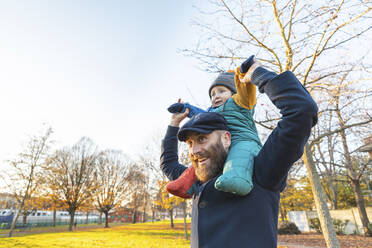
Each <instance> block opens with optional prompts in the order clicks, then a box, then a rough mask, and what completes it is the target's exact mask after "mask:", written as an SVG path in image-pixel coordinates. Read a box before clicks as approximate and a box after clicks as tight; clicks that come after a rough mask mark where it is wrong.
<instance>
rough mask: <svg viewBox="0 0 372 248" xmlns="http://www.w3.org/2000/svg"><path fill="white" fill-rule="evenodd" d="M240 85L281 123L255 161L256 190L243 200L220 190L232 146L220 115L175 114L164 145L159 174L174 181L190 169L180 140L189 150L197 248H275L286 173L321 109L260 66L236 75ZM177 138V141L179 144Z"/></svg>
mask: <svg viewBox="0 0 372 248" xmlns="http://www.w3.org/2000/svg"><path fill="white" fill-rule="evenodd" d="M237 73H238V74H239V75H238V77H236V80H241V81H242V82H252V83H253V84H255V85H256V86H258V88H259V91H260V92H261V93H266V95H267V96H268V97H269V99H270V100H271V101H272V102H273V104H274V105H275V106H276V107H277V108H279V109H280V113H281V114H282V118H281V120H280V121H279V123H278V125H277V126H276V128H275V129H274V130H273V131H272V133H271V134H270V136H269V138H268V139H267V140H266V142H265V144H264V145H263V147H262V149H261V151H260V152H259V153H258V155H257V156H256V157H255V159H254V170H253V185H254V187H253V189H252V191H251V192H250V193H249V194H248V195H245V196H238V195H234V194H231V193H226V192H222V191H219V190H216V189H215V187H214V183H215V181H216V179H217V178H218V177H219V176H220V175H221V174H222V171H223V165H224V163H225V159H226V157H227V153H228V150H229V147H230V144H231V135H230V133H229V131H228V130H229V128H228V126H227V123H226V120H225V119H224V117H223V116H222V115H220V114H217V113H213V112H206V113H201V114H198V115H195V116H194V117H192V118H191V119H190V120H189V121H188V122H187V123H186V124H185V125H183V126H182V127H181V128H179V126H180V123H181V121H182V120H183V119H185V118H186V116H187V115H188V111H187V110H186V111H185V112H184V113H177V114H173V115H172V118H171V122H170V125H169V126H168V129H167V132H166V135H165V138H164V140H163V141H162V153H161V158H160V160H161V169H162V170H163V172H164V173H165V174H166V175H167V177H168V178H169V179H170V180H175V179H177V178H178V177H179V176H180V175H181V174H182V172H183V171H184V170H185V169H186V168H187V167H185V166H184V165H181V164H180V163H179V162H178V151H177V147H178V140H180V141H185V142H186V143H187V145H188V151H189V157H190V160H191V162H192V164H193V166H194V168H195V174H196V176H197V178H198V184H197V186H196V189H194V191H195V192H194V195H193V199H192V201H193V205H192V222H191V247H193V248H201V247H202V248H219V247H221V248H229V247H234V248H239V247H249V248H276V247H277V225H278V209H279V198H280V197H279V194H280V192H281V191H282V190H283V189H284V187H285V185H286V178H287V175H288V171H289V169H290V167H291V166H292V164H293V163H294V162H295V161H297V160H298V159H299V158H300V157H301V156H302V154H303V149H304V146H305V143H306V142H307V139H308V138H309V135H310V131H311V128H312V127H313V126H314V125H315V124H316V122H317V111H318V108H317V105H316V103H315V102H314V101H313V99H312V98H311V96H310V94H309V93H308V92H307V91H306V89H305V88H304V87H303V86H302V85H301V83H300V82H299V81H298V80H297V78H296V77H295V76H294V74H293V73H292V72H289V71H287V72H284V73H282V74H280V75H277V74H276V73H274V72H270V71H268V70H266V69H265V68H263V67H262V66H261V65H260V64H259V63H257V62H255V63H254V64H253V65H250V66H248V67H247V63H243V64H242V66H241V67H240V68H238V69H237ZM177 138H178V140H177Z"/></svg>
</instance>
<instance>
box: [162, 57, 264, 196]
mask: <svg viewBox="0 0 372 248" xmlns="http://www.w3.org/2000/svg"><path fill="white" fill-rule="evenodd" d="M254 63H255V61H254V56H251V57H250V58H249V59H247V60H246V61H245V62H244V63H243V64H242V66H241V67H242V68H239V67H238V68H237V69H236V73H235V74H234V72H231V71H229V72H225V73H221V74H219V76H218V77H217V79H216V80H215V81H214V82H213V83H212V85H211V87H210V88H209V96H210V98H211V101H212V106H211V107H210V108H208V110H207V111H209V112H217V113H220V114H222V115H223V116H224V117H225V119H226V121H227V123H228V125H229V129H230V133H231V146H230V149H229V153H228V156H227V158H226V161H225V164H224V167H223V174H222V175H221V176H220V177H219V178H218V179H217V180H216V182H215V188H216V189H218V190H221V191H225V192H230V193H234V194H237V195H246V194H248V193H249V192H250V191H251V189H252V187H253V184H252V172H253V162H254V161H253V160H254V157H255V156H256V155H257V153H258V152H259V150H260V149H261V147H262V144H261V141H260V139H259V137H258V134H257V129H256V126H255V124H254V121H253V113H254V107H255V105H256V101H257V99H256V86H255V85H253V84H252V83H250V82H248V83H242V82H241V81H240V78H243V77H244V73H243V72H247V71H248V69H249V67H251V65H253V64H254ZM243 67H244V69H243ZM187 108H188V109H189V114H188V117H192V116H194V115H195V114H198V113H200V112H205V111H204V110H202V109H199V108H197V107H195V106H192V105H190V104H188V103H175V104H173V105H171V106H170V107H169V108H168V111H169V112H171V113H182V112H184V111H185V110H186V109H187ZM247 154H249V155H248V156H247ZM196 180H197V179H196V176H195V170H194V168H193V166H190V167H189V168H187V169H186V170H185V171H184V172H183V173H182V175H181V176H180V177H179V178H178V179H176V180H174V181H172V182H170V183H168V184H167V187H166V189H167V191H168V192H169V193H172V194H173V195H176V196H179V197H182V198H191V196H192V194H193V191H192V185H193V184H194V183H195V182H196Z"/></svg>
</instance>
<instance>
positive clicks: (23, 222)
mask: <svg viewBox="0 0 372 248" xmlns="http://www.w3.org/2000/svg"><path fill="white" fill-rule="evenodd" d="M22 224H23V226H26V224H27V213H26V212H24V213H23V216H22Z"/></svg>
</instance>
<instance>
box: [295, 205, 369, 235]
mask: <svg viewBox="0 0 372 248" xmlns="http://www.w3.org/2000/svg"><path fill="white" fill-rule="evenodd" d="M366 211H367V215H368V219H369V220H371V219H372V207H367V208H366ZM329 212H330V214H331V218H332V219H338V220H343V221H346V220H348V221H349V222H348V224H347V225H346V227H345V234H354V233H356V234H363V233H364V230H363V226H362V223H361V220H360V217H359V212H358V209H357V208H351V209H345V210H330V211H329ZM288 218H289V221H290V222H293V223H295V224H296V226H297V227H298V229H300V231H301V232H309V231H314V230H312V229H311V228H310V221H309V220H310V219H314V218H318V213H317V212H316V211H290V212H288Z"/></svg>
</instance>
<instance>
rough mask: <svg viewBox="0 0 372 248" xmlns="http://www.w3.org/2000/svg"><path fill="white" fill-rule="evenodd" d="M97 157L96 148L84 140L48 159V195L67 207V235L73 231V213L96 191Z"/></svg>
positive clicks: (87, 139) (90, 141)
mask: <svg viewBox="0 0 372 248" xmlns="http://www.w3.org/2000/svg"><path fill="white" fill-rule="evenodd" d="M97 157H98V152H97V146H96V145H95V144H94V143H93V142H92V140H90V139H89V138H87V137H83V138H81V139H80V140H79V142H77V143H76V144H75V145H74V146H73V147H72V148H64V149H62V150H58V151H56V152H55V153H54V155H52V156H51V157H50V158H49V162H48V165H49V168H48V171H49V174H48V175H47V176H46V178H47V180H48V182H49V183H48V184H49V186H50V187H51V191H52V192H55V193H56V194H57V195H58V196H59V198H60V199H61V201H62V202H63V204H65V205H66V206H67V211H68V212H69V214H70V222H69V228H68V230H69V231H72V226H73V224H74V217H75V212H76V210H77V209H79V208H80V207H81V206H83V205H84V204H85V203H86V202H87V201H89V200H91V199H92V195H93V194H94V192H95V190H96V187H97V186H96V184H95V180H94V178H95V174H96V164H97Z"/></svg>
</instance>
